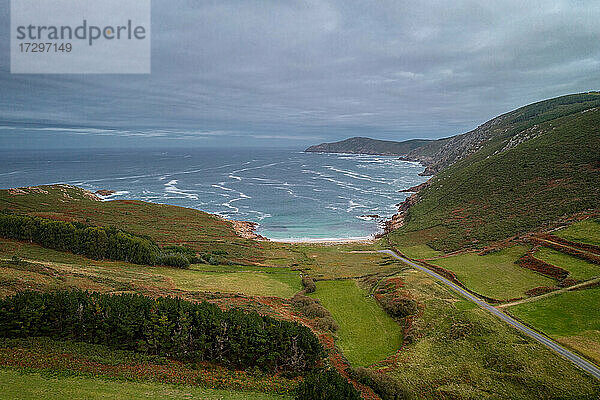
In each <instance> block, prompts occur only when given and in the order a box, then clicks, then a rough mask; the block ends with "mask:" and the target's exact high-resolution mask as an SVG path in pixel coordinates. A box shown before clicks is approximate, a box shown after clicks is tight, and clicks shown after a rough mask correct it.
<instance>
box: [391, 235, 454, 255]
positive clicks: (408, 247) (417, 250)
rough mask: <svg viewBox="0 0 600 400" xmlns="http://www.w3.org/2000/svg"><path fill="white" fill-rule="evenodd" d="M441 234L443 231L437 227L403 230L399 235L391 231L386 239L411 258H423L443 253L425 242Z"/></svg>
mask: <svg viewBox="0 0 600 400" xmlns="http://www.w3.org/2000/svg"><path fill="white" fill-rule="evenodd" d="M441 235H443V233H442V232H440V231H439V230H437V229H427V230H423V231H417V232H403V233H402V234H400V235H398V234H396V233H394V232H392V233H390V234H389V235H388V236H387V239H389V240H390V241H391V244H392V245H393V246H394V247H396V248H397V249H398V251H400V252H401V253H402V254H404V255H405V256H407V257H409V258H413V259H424V258H433V257H439V256H442V255H443V254H444V253H443V252H441V251H438V250H434V249H432V248H431V247H429V245H427V244H426V242H428V241H431V240H435V239H436V238H437V237H438V236H441Z"/></svg>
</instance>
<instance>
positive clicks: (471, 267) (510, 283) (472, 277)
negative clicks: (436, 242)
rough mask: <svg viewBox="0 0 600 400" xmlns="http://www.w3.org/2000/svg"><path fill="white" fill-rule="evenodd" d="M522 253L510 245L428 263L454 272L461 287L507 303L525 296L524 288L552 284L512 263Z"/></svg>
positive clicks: (548, 279)
mask: <svg viewBox="0 0 600 400" xmlns="http://www.w3.org/2000/svg"><path fill="white" fill-rule="evenodd" d="M526 251H527V248H526V247H524V246H513V247H509V248H506V249H502V250H500V251H498V252H494V253H490V254H486V255H484V256H479V255H477V254H476V253H467V254H460V255H456V256H452V257H447V258H440V259H437V260H435V261H432V263H433V264H436V265H439V266H440V267H443V268H446V269H449V270H450V271H452V272H454V273H455V274H456V276H457V277H458V279H459V280H460V281H461V282H462V283H463V284H465V286H467V287H468V288H469V289H471V290H473V291H475V292H476V293H479V294H481V295H484V296H488V297H492V298H495V299H500V300H508V299H512V298H519V297H523V296H525V291H527V290H528V289H531V288H534V287H537V286H554V285H555V284H556V282H555V281H554V280H552V279H550V278H547V277H545V276H543V275H540V274H538V273H535V272H533V271H531V270H528V269H525V268H521V267H519V266H518V265H517V264H515V261H516V260H517V259H518V258H519V257H521V256H522V255H523V254H525V252H526Z"/></svg>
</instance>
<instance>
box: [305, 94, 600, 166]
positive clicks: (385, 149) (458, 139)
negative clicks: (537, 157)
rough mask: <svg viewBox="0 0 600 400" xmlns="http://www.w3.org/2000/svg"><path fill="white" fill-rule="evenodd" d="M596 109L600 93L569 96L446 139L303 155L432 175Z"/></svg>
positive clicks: (327, 147) (339, 147) (324, 148)
mask: <svg viewBox="0 0 600 400" xmlns="http://www.w3.org/2000/svg"><path fill="white" fill-rule="evenodd" d="M599 106H600V92H588V93H580V94H572V95H566V96H561V97H557V98H554V99H550V100H543V101H540V102H537V103H533V104H530V105H527V106H524V107H521V108H518V109H516V110H514V111H510V112H508V113H506V114H502V115H500V116H498V117H496V118H494V119H491V120H490V121H488V122H486V123H484V124H482V125H480V126H478V127H477V128H475V129H473V130H472V131H469V132H467V133H463V134H460V135H456V136H451V137H448V138H443V139H438V140H425V139H412V140H407V141H404V142H395V141H388V140H377V139H370V138H364V137H354V138H350V139H346V140H342V141H340V142H335V143H322V144H319V145H316V146H311V147H309V148H308V149H306V150H305V151H307V152H320V153H354V154H382V155H398V156H402V157H403V158H404V159H406V160H409V161H418V162H420V163H422V164H423V165H425V166H426V167H427V168H426V169H425V171H424V172H423V173H422V175H434V174H436V173H438V172H440V171H441V170H443V169H444V168H447V167H449V166H450V165H452V164H454V163H456V162H457V161H459V160H462V159H464V158H466V157H468V156H470V155H471V154H474V153H476V152H477V151H479V150H480V149H482V148H483V147H484V145H486V144H487V143H488V142H490V141H494V140H505V139H507V138H510V137H511V136H513V135H517V134H518V133H520V132H523V131H524V130H526V129H528V128H531V127H533V126H534V125H538V124H541V123H544V122H546V121H550V120H553V119H556V118H559V117H562V116H565V115H570V114H573V113H577V112H579V111H583V110H587V109H590V108H593V107H599Z"/></svg>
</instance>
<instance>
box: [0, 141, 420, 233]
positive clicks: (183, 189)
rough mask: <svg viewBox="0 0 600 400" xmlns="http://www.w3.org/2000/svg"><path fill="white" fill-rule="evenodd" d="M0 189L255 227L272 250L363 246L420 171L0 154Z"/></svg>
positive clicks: (382, 163)
mask: <svg viewBox="0 0 600 400" xmlns="http://www.w3.org/2000/svg"><path fill="white" fill-rule="evenodd" d="M0 159H1V160H2V163H1V164H2V166H1V167H0V188H3V189H6V188H13V187H24V186H39V185H50V184H70V185H74V186H79V187H82V188H84V189H86V190H89V191H91V192H95V191H97V190H110V191H114V193H113V194H111V195H109V196H103V197H102V198H103V200H142V201H148V202H153V203H160V204H169V205H176V206H183V207H188V208H194V209H198V210H202V211H205V212H209V213H212V214H216V215H219V216H221V217H223V218H226V219H230V220H237V221H249V222H253V223H255V224H256V227H257V228H256V233H257V234H259V235H262V236H264V237H266V238H268V239H270V240H274V241H291V242H304V241H306V242H319V241H333V242H334V241H339V240H365V239H369V238H373V237H374V236H375V235H376V234H378V233H380V232H381V224H382V222H383V221H385V220H386V219H388V218H390V217H391V216H392V215H393V214H394V213H395V212H396V210H397V204H398V203H400V202H402V201H403V200H404V199H405V198H406V197H407V196H408V194H407V193H401V192H399V190H402V189H407V188H409V187H412V186H415V185H417V184H420V183H422V182H424V181H426V178H425V177H421V176H419V175H418V174H419V173H420V172H422V170H423V167H422V166H421V165H420V164H418V163H415V162H409V161H402V160H399V159H398V157H397V156H380V155H358V154H347V153H334V154H329V153H305V152H304V151H302V149H301V148H298V147H288V148H256V147H245V148H243V147H240V148H224V147H210V148H200V147H198V148H187V149H186V148H178V147H170V148H157V147H151V148H139V149H130V148H125V149H123V148H120V149H117V148H101V149H85V148H82V149H50V150H10V151H2V152H0Z"/></svg>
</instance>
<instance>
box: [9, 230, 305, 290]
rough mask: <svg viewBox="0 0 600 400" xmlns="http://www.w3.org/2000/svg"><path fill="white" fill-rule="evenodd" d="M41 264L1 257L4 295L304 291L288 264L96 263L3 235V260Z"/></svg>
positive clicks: (296, 275) (296, 274) (296, 273)
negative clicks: (33, 290)
mask: <svg viewBox="0 0 600 400" xmlns="http://www.w3.org/2000/svg"><path fill="white" fill-rule="evenodd" d="M14 255H16V256H18V257H21V258H22V259H24V260H32V261H38V262H41V264H40V265H43V266H45V267H46V270H43V268H40V269H38V270H33V269H32V268H31V266H25V267H22V268H21V269H18V267H17V266H14V265H12V264H10V263H7V262H1V261H0V294H10V293H14V292H15V291H17V290H22V289H25V288H27V287H28V286H31V287H39V288H41V289H44V288H53V289H58V288H65V287H83V288H85V289H92V290H99V291H110V290H133V291H138V292H141V293H145V292H147V290H148V289H150V288H151V289H153V290H155V291H160V292H162V293H165V294H168V293H169V291H170V290H174V289H175V290H182V291H189V292H197V291H209V292H223V293H241V294H244V295H250V296H278V297H283V298H289V297H291V296H293V295H294V293H297V292H298V291H300V290H301V289H302V285H301V282H300V275H299V273H298V272H296V271H290V269H289V268H275V267H245V266H236V265H234V266H213V265H201V264H197V265H193V266H192V267H191V268H190V269H187V270H182V269H177V268H172V267H158V266H156V267H149V266H145V265H136V264H129V263H125V262H120V261H96V260H90V259H87V258H85V257H82V256H78V255H75V254H71V253H64V252H59V251H55V250H51V249H45V248H43V247H40V246H38V245H34V244H29V243H23V242H16V241H12V240H6V239H0V260H1V259H4V260H8V259H10V258H11V257H12V256H14Z"/></svg>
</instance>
